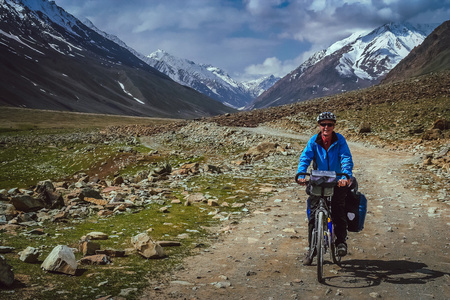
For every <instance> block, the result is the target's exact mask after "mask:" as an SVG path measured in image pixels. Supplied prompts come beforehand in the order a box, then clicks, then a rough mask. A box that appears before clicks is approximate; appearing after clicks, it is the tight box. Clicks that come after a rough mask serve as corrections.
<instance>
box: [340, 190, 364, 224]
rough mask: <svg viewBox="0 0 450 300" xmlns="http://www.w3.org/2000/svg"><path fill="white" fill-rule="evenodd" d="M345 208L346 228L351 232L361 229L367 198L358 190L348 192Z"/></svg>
mask: <svg viewBox="0 0 450 300" xmlns="http://www.w3.org/2000/svg"><path fill="white" fill-rule="evenodd" d="M345 208H346V211H347V230H348V231H352V232H359V231H361V230H363V228H364V221H365V219H366V213H367V198H366V197H365V196H364V195H363V194H362V193H360V192H349V193H348V194H347V198H346V203H345Z"/></svg>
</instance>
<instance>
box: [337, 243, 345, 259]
mask: <svg viewBox="0 0 450 300" xmlns="http://www.w3.org/2000/svg"><path fill="white" fill-rule="evenodd" d="M337 255H338V256H346V255H347V245H346V244H344V243H340V244H339V245H338V246H337Z"/></svg>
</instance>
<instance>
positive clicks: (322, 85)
mask: <svg viewBox="0 0 450 300" xmlns="http://www.w3.org/2000/svg"><path fill="white" fill-rule="evenodd" d="M435 27H437V24H425V25H420V26H417V28H416V27H414V25H412V24H409V23H388V24H385V25H383V26H380V27H378V28H376V29H374V30H372V31H370V32H369V31H366V32H361V33H355V34H353V35H351V36H350V37H348V38H346V39H343V40H341V41H338V42H336V43H334V44H332V45H331V46H330V47H329V48H327V49H323V50H320V51H318V52H316V53H314V54H313V55H312V56H311V57H310V58H309V59H307V60H306V61H305V62H304V63H303V64H301V65H300V66H299V67H298V68H297V69H295V70H293V71H292V72H291V73H289V74H288V75H286V76H285V77H283V78H282V79H281V80H279V81H278V82H277V83H276V84H275V85H274V86H273V87H272V88H270V89H269V90H267V91H265V92H264V93H263V94H261V96H259V97H258V98H257V99H255V100H254V101H253V102H252V103H251V104H250V105H249V106H247V107H246V109H255V108H264V107H269V106H278V105H283V104H289V103H294V102H299V101H305V100H308V99H312V98H317V97H322V96H327V95H332V94H337V93H341V92H344V91H350V90H354V89H359V88H365V87H369V86H371V85H374V84H377V83H379V81H380V80H381V78H383V76H385V75H386V74H387V73H388V72H389V70H391V69H392V68H393V67H394V66H395V65H396V64H397V63H398V62H399V61H400V60H401V59H402V58H403V57H405V56H406V55H407V54H408V53H409V51H410V50H412V49H413V48H414V47H415V46H417V45H418V44H419V43H420V42H422V41H423V40H424V39H425V37H426V35H428V32H431V31H432V29H434V28H435Z"/></svg>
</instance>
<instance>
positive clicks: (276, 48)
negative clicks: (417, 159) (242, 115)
mask: <svg viewBox="0 0 450 300" xmlns="http://www.w3.org/2000/svg"><path fill="white" fill-rule="evenodd" d="M55 2H56V4H58V5H59V6H61V7H62V8H64V9H65V10H66V11H68V12H69V13H71V14H73V15H75V16H76V17H78V18H83V17H86V18H88V19H90V20H91V21H92V22H93V23H94V24H95V25H96V26H97V27H98V28H99V29H101V30H103V31H105V32H107V33H109V34H114V35H116V36H118V37H119V38H120V39H121V40H123V41H124V42H125V43H126V44H127V45H128V46H130V47H132V48H134V49H135V50H136V51H138V52H140V53H142V54H144V55H148V54H150V53H152V52H154V51H156V50H157V49H163V50H165V51H167V52H169V53H170V54H173V55H175V56H178V57H181V58H186V59H190V60H192V61H194V62H196V63H206V64H211V65H214V66H216V67H219V68H222V69H224V70H225V71H227V72H228V73H229V74H230V75H231V76H232V77H234V78H235V79H238V80H245V79H253V78H255V77H260V76H262V75H270V74H274V75H277V76H280V77H282V76H284V75H286V74H287V73H289V72H290V71H292V70H294V69H295V68H297V67H298V66H299V65H300V64H301V63H302V62H304V61H305V60H306V59H307V58H308V57H309V56H310V55H311V54H313V53H314V52H316V51H318V50H321V49H324V48H327V47H328V46H330V45H331V44H333V43H334V42H336V41H338V40H341V39H343V38H346V37H348V36H349V35H351V34H352V33H355V32H358V31H365V30H371V29H374V28H376V27H378V26H380V25H383V24H385V23H388V22H398V21H401V22H403V21H407V22H411V23H442V22H444V21H446V20H449V19H450V0H360V1H356V0H55Z"/></svg>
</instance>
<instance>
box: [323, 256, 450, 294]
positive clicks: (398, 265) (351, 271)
mask: <svg viewBox="0 0 450 300" xmlns="http://www.w3.org/2000/svg"><path fill="white" fill-rule="evenodd" d="M341 267H342V269H341V270H339V272H338V275H337V276H332V277H328V278H327V277H326V278H325V284H327V285H330V286H335V287H352V288H355V287H361V288H362V287H369V286H377V285H380V283H381V282H387V283H391V284H425V283H427V282H429V281H431V280H434V279H436V278H439V277H442V276H444V275H450V273H446V272H441V271H436V270H431V269H429V268H428V266H427V265H426V264H424V263H419V262H412V261H405V260H348V261H344V262H343V263H342V266H341Z"/></svg>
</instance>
